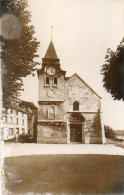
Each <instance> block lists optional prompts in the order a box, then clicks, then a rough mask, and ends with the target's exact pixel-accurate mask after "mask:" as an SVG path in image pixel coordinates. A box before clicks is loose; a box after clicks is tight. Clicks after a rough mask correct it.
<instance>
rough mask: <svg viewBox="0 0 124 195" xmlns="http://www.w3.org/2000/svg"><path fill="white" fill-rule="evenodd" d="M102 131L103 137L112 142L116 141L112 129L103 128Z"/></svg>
mask: <svg viewBox="0 0 124 195" xmlns="http://www.w3.org/2000/svg"><path fill="white" fill-rule="evenodd" d="M104 130H105V137H106V138H109V139H112V140H114V141H115V140H117V138H116V135H115V132H114V131H113V129H112V128H111V127H109V126H106V125H105V126H104Z"/></svg>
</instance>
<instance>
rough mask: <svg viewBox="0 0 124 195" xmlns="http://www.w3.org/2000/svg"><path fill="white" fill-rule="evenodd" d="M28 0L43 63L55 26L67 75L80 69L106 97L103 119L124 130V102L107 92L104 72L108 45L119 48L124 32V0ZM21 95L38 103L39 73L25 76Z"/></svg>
mask: <svg viewBox="0 0 124 195" xmlns="http://www.w3.org/2000/svg"><path fill="white" fill-rule="evenodd" d="M28 4H29V8H28V9H29V10H30V12H31V15H32V17H31V24H33V25H34V27H35V37H36V38H37V40H38V41H39V42H40V47H39V50H38V55H39V58H38V59H37V61H38V62H40V63H41V64H42V58H43V57H44V55H45V53H46V50H47V48H48V45H49V43H50V41H51V27H50V26H53V33H52V40H53V43H54V46H55V49H56V52H57V56H58V58H59V59H60V64H61V68H62V69H63V70H66V76H71V75H72V74H74V73H77V74H78V75H79V76H80V77H81V78H82V79H83V80H84V81H85V82H86V83H87V84H88V85H90V87H91V88H93V89H94V90H95V91H96V92H97V93H98V94H99V95H100V96H101V97H102V101H101V103H102V112H103V123H104V124H105V125H109V126H110V127H112V128H113V129H119V130H121V129H123V130H124V102H123V101H117V100H116V101H115V100H113V98H112V97H111V95H110V94H109V93H107V92H106V90H105V89H104V88H103V82H102V75H101V74H100V69H101V65H102V64H104V62H105V60H104V58H105V54H106V51H107V48H111V49H112V50H113V51H115V50H116V47H117V45H118V44H119V43H120V41H121V40H122V38H123V36H124V1H123V0H28ZM38 68H41V65H40V66H39V67H38ZM21 99H23V100H26V101H32V102H34V103H35V105H38V77H37V73H35V76H34V77H33V76H28V77H26V78H25V79H24V92H22V96H21Z"/></svg>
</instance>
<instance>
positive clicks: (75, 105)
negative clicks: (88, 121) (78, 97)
mask: <svg viewBox="0 0 124 195" xmlns="http://www.w3.org/2000/svg"><path fill="white" fill-rule="evenodd" d="M73 110H74V111H79V103H78V102H77V101H76V102H74V103H73Z"/></svg>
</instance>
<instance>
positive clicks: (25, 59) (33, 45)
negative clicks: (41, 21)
mask: <svg viewBox="0 0 124 195" xmlns="http://www.w3.org/2000/svg"><path fill="white" fill-rule="evenodd" d="M27 7H28V4H27V1H26V0H12V1H10V0H2V2H1V10H0V11H1V16H2V32H1V36H0V41H1V50H2V51H1V62H2V63H1V66H2V91H3V97H2V99H3V106H4V107H6V108H9V107H11V106H13V105H14V104H16V103H17V100H18V97H19V95H20V90H22V86H23V80H22V79H23V77H26V76H27V75H29V74H33V72H34V71H35V70H36V66H37V65H38V64H39V63H38V62H36V61H35V60H34V59H35V58H37V57H38V55H37V49H38V47H39V42H38V41H37V39H36V38H35V37H34V33H35V31H34V27H33V26H32V25H31V24H30V22H31V14H30V12H29V11H28V10H27Z"/></svg>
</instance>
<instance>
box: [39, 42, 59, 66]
mask: <svg viewBox="0 0 124 195" xmlns="http://www.w3.org/2000/svg"><path fill="white" fill-rule="evenodd" d="M47 65H48V66H50V65H54V66H58V67H60V64H59V58H58V57H57V54H56V50H55V47H54V45H53V42H52V41H51V42H50V44H49V46H48V49H47V51H46V54H45V56H44V58H43V59H42V67H43V68H44V67H45V66H47Z"/></svg>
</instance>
